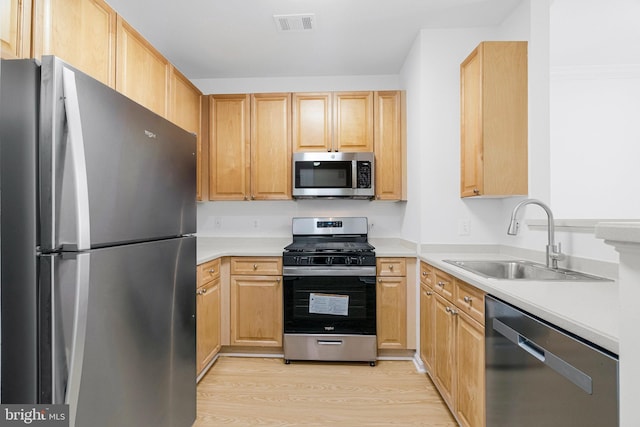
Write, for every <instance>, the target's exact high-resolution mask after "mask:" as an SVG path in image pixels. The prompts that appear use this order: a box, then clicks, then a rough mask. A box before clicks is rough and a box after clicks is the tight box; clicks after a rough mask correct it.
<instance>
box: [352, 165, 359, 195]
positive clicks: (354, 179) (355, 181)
mask: <svg viewBox="0 0 640 427" xmlns="http://www.w3.org/2000/svg"><path fill="white" fill-rule="evenodd" d="M351 188H353V189H356V188H358V161H357V160H353V161H352V162H351Z"/></svg>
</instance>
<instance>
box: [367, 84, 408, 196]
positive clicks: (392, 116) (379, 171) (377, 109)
mask: <svg viewBox="0 0 640 427" xmlns="http://www.w3.org/2000/svg"><path fill="white" fill-rule="evenodd" d="M404 120H405V119H404V93H403V92H401V91H389V92H376V93H375V96H374V147H375V155H376V162H375V177H376V183H375V189H376V199H379V200H405V199H406V198H407V197H406V186H407V184H406V157H407V156H406V141H405V130H404V129H405V122H404Z"/></svg>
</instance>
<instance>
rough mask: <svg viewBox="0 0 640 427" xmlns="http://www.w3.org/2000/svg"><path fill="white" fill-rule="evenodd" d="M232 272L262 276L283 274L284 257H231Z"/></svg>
mask: <svg viewBox="0 0 640 427" xmlns="http://www.w3.org/2000/svg"><path fill="white" fill-rule="evenodd" d="M231 274H259V275H262V276H279V275H281V274H282V258H281V257H257V258H252V257H233V258H231Z"/></svg>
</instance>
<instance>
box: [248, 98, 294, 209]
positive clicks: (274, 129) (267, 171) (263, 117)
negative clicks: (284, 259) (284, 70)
mask: <svg viewBox="0 0 640 427" xmlns="http://www.w3.org/2000/svg"><path fill="white" fill-rule="evenodd" d="M251 199H252V200H254V199H255V200H287V199H291V94H290V93H259V94H253V95H251Z"/></svg>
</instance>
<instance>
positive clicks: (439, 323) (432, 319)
mask: <svg viewBox="0 0 640 427" xmlns="http://www.w3.org/2000/svg"><path fill="white" fill-rule="evenodd" d="M420 272H421V274H420V280H421V283H420V328H421V329H420V340H421V342H420V357H421V359H422V361H423V363H424V364H425V366H426V367H427V372H428V373H429V375H430V376H431V378H432V380H433V382H434V384H435V385H436V387H437V388H438V390H439V391H440V394H441V395H442V397H443V399H444V401H445V402H446V403H447V405H448V406H449V409H450V410H451V412H452V413H453V414H454V415H455V416H456V418H457V420H458V422H459V423H460V425H462V426H466V427H484V425H485V375H484V370H485V366H484V293H483V292H482V291H480V290H479V289H477V288H475V287H473V286H471V285H469V284H468V283H465V282H462V281H460V280H458V279H456V278H454V277H452V276H449V275H447V274H446V273H444V272H442V271H440V270H438V269H436V268H435V267H432V266H430V265H428V264H426V263H424V262H421V263H420ZM443 277H444V278H448V279H449V280H447V283H446V284H445V286H444V288H445V289H449V290H450V291H451V293H450V294H449V293H447V294H448V295H451V298H446V297H445V296H443V293H442V288H443V287H442V286H440V288H439V289H434V288H432V287H431V286H429V285H430V284H433V283H435V286H436V287H437V286H438V282H442V281H443V280H442V278H443ZM438 290H439V291H440V292H438ZM454 302H455V303H454Z"/></svg>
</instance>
